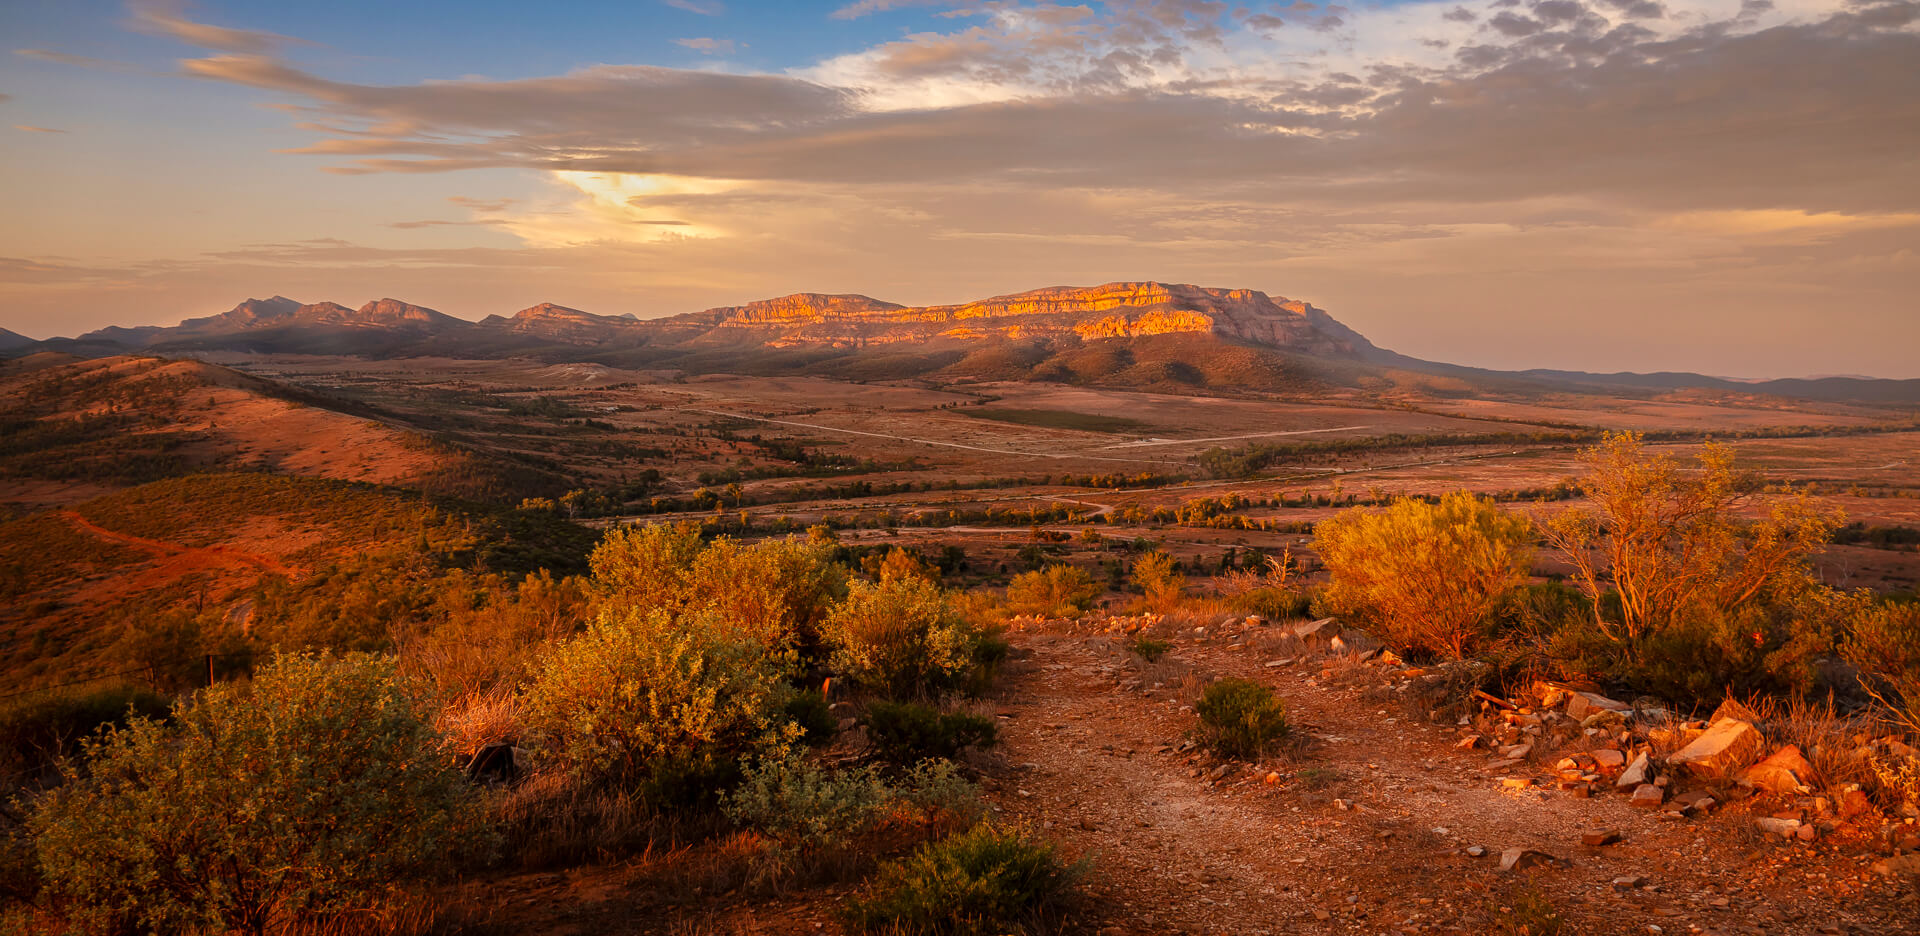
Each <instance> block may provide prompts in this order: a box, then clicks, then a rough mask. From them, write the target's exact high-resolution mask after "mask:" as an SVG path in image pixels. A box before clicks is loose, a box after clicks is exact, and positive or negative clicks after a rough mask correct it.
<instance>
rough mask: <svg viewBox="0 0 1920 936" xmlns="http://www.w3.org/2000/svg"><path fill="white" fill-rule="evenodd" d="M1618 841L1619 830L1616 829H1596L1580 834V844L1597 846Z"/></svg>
mask: <svg viewBox="0 0 1920 936" xmlns="http://www.w3.org/2000/svg"><path fill="white" fill-rule="evenodd" d="M1619 841H1620V830H1618V829H1596V830H1593V831H1591V832H1585V833H1582V834H1581V836H1580V844H1582V845H1589V846H1592V847H1594V848H1599V847H1600V846H1602V845H1613V844H1616V843H1618V842H1619Z"/></svg>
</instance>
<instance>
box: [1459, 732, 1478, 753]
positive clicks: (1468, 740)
mask: <svg viewBox="0 0 1920 936" xmlns="http://www.w3.org/2000/svg"><path fill="white" fill-rule="evenodd" d="M1481 741H1482V738H1481V737H1480V736H1479V735H1477V734H1470V735H1467V736H1466V737H1464V738H1461V739H1460V740H1458V741H1455V742H1454V744H1453V746H1454V747H1457V748H1460V749H1462V750H1468V751H1471V750H1473V749H1474V748H1477V747H1479V746H1480V743H1481Z"/></svg>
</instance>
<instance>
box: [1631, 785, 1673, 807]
mask: <svg viewBox="0 0 1920 936" xmlns="http://www.w3.org/2000/svg"><path fill="white" fill-rule="evenodd" d="M1666 801H1667V791H1665V790H1662V789H1660V788H1659V787H1657V786H1654V785H1653V784H1651V783H1642V784H1640V785H1639V786H1637V787H1634V788H1633V796H1632V798H1630V799H1628V800H1627V805H1629V806H1634V807H1637V808H1640V809H1658V808H1660V804H1661V803H1664V802H1666Z"/></svg>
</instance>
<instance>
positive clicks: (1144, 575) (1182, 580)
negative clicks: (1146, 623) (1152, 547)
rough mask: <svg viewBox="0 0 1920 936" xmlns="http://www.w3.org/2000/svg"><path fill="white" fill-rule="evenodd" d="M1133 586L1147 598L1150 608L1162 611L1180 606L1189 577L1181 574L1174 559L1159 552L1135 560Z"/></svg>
mask: <svg viewBox="0 0 1920 936" xmlns="http://www.w3.org/2000/svg"><path fill="white" fill-rule="evenodd" d="M1133 584H1134V586H1135V587H1137V588H1139V589H1140V593H1141V594H1142V595H1145V596H1146V603H1147V606H1148V607H1151V608H1155V609H1158V610H1161V611H1165V610H1168V609H1170V608H1172V607H1173V606H1174V605H1176V604H1179V603H1180V596H1182V595H1184V594H1186V591H1187V577H1186V576H1184V575H1182V574H1180V572H1179V567H1178V566H1177V565H1176V564H1175V563H1174V561H1173V557H1172V556H1169V555H1167V554H1166V553H1163V552H1160V551H1158V550H1156V551H1154V552H1150V553H1147V554H1146V555H1144V556H1141V557H1140V558H1139V559H1136V560H1134V563H1133Z"/></svg>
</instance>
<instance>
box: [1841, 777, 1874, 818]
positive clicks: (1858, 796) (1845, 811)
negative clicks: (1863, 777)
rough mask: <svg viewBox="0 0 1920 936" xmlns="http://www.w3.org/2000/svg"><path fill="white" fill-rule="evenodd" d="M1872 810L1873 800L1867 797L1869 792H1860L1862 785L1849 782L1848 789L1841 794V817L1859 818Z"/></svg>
mask: <svg viewBox="0 0 1920 936" xmlns="http://www.w3.org/2000/svg"><path fill="white" fill-rule="evenodd" d="M1872 811H1873V801H1872V800H1870V799H1867V794H1865V793H1862V792H1860V785H1859V784H1857V783H1849V784H1847V788H1846V790H1844V791H1843V792H1841V794H1840V818H1842V819H1857V818H1859V817H1861V816H1864V815H1866V814H1868V813H1870V812H1872Z"/></svg>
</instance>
